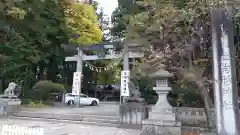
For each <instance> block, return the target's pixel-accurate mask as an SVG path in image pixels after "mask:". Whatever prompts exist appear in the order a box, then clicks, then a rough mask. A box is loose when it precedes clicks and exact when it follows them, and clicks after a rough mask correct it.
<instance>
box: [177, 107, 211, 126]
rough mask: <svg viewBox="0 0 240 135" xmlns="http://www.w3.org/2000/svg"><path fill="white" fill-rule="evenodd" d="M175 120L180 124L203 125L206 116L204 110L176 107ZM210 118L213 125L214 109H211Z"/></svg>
mask: <svg viewBox="0 0 240 135" xmlns="http://www.w3.org/2000/svg"><path fill="white" fill-rule="evenodd" d="M175 114H176V119H177V120H178V121H180V122H182V124H187V125H188V124H189V125H205V123H206V115H205V111H204V108H191V107H177V108H175ZM211 117H212V120H213V123H215V113H214V109H211Z"/></svg>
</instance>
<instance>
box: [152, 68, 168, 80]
mask: <svg viewBox="0 0 240 135" xmlns="http://www.w3.org/2000/svg"><path fill="white" fill-rule="evenodd" d="M149 76H150V77H151V78H154V79H158V78H170V77H172V76H173V74H172V73H169V72H168V71H166V70H164V69H159V70H158V71H156V72H154V73H152V74H150V75H149Z"/></svg>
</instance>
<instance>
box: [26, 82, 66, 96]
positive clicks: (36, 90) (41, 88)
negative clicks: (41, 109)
mask: <svg viewBox="0 0 240 135" xmlns="http://www.w3.org/2000/svg"><path fill="white" fill-rule="evenodd" d="M64 92H65V88H64V85H62V84H59V83H53V82H52V81H39V82H37V83H36V84H35V85H34V86H33V89H32V91H31V94H30V97H28V98H31V99H35V100H42V101H46V100H49V98H50V93H64Z"/></svg>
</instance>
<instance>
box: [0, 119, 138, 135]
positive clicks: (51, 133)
mask: <svg viewBox="0 0 240 135" xmlns="http://www.w3.org/2000/svg"><path fill="white" fill-rule="evenodd" d="M7 124H11V125H21V126H26V127H30V126H36V127H39V126H40V127H43V128H44V133H45V134H44V135H67V134H75V135H140V133H141V131H140V130H131V129H120V128H115V127H102V126H101V127H98V126H93V125H81V124H68V123H56V122H44V121H33V120H16V119H1V120H0V131H1V128H2V125H7Z"/></svg>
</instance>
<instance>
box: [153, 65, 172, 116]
mask: <svg viewBox="0 0 240 135" xmlns="http://www.w3.org/2000/svg"><path fill="white" fill-rule="evenodd" d="M149 76H150V77H151V78H152V79H153V80H154V81H155V83H156V86H155V87H153V90H155V91H156V93H157V94H158V101H157V103H156V104H155V106H153V108H152V112H150V115H149V118H150V119H161V120H171V121H175V113H173V112H172V107H171V105H170V104H169V103H168V101H167V94H168V93H169V91H171V90H172V89H171V87H169V86H168V79H169V78H170V77H172V76H173V74H171V73H169V72H168V71H166V70H163V69H159V70H158V71H157V72H155V73H153V74H150V75H149Z"/></svg>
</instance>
